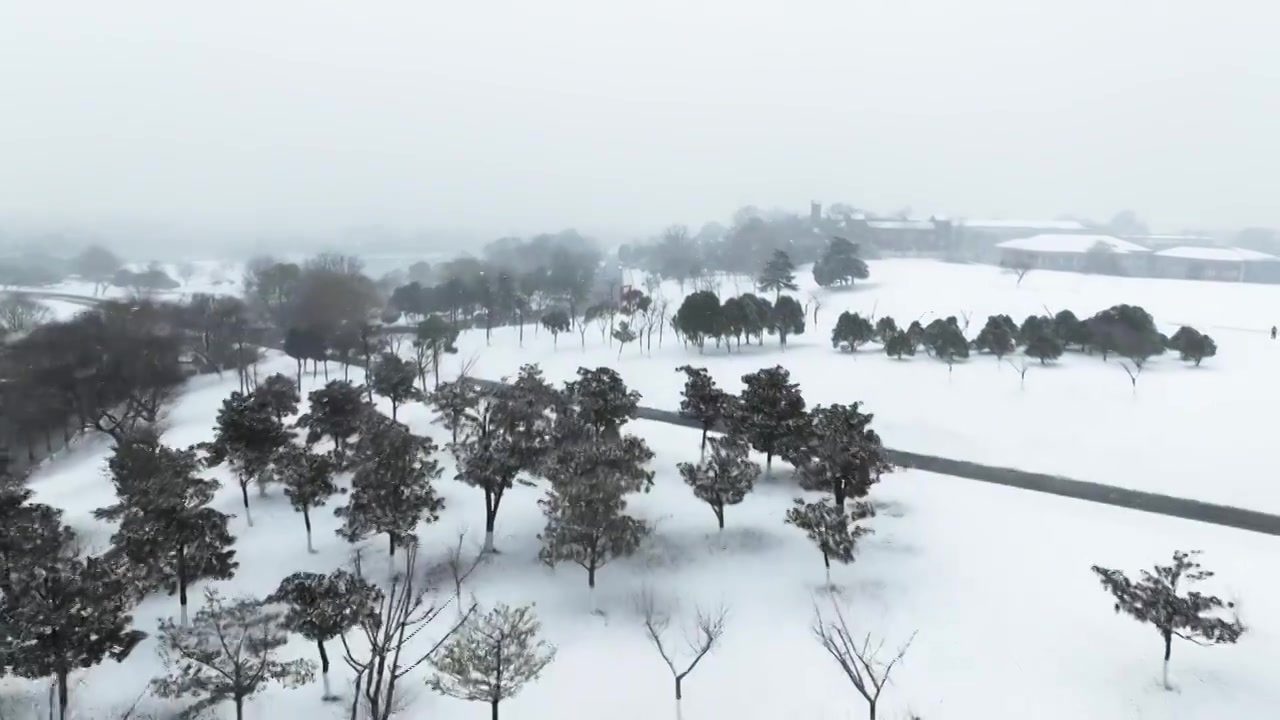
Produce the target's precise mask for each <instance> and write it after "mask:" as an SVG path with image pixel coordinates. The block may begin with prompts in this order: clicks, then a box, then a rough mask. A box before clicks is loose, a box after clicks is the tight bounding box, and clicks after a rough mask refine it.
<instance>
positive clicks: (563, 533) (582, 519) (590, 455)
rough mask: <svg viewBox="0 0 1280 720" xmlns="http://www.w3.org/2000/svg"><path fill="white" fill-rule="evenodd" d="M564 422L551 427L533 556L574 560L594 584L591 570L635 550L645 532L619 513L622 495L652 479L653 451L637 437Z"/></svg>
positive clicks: (624, 504)
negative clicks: (552, 442)
mask: <svg viewBox="0 0 1280 720" xmlns="http://www.w3.org/2000/svg"><path fill="white" fill-rule="evenodd" d="M570 417H572V416H570ZM566 422H571V423H573V424H574V425H575V426H576V427H565V422H562V423H560V426H559V427H558V428H557V446H556V448H555V450H553V451H552V453H551V455H550V456H549V458H548V462H547V469H546V472H547V477H548V479H549V480H550V481H551V489H550V491H549V492H548V493H547V496H546V497H545V498H544V499H542V500H539V501H538V504H539V505H540V506H542V512H543V514H544V515H546V517H547V525H546V528H545V529H544V530H543V531H542V534H541V535H539V536H538V538H539V539H540V540H541V541H542V550H541V551H540V552H539V554H538V557H539V558H541V559H542V561H543V562H545V563H547V564H548V565H554V564H555V563H557V562H563V561H569V562H574V563H577V564H578V565H580V566H582V568H583V569H585V570H586V571H587V585H588V587H591V588H593V589H594V588H595V586H596V571H597V570H599V569H600V568H601V567H602V566H604V565H605V564H606V563H608V562H609V561H610V560H612V559H613V558H616V557H623V556H626V555H630V554H631V553H633V552H635V551H636V549H637V548H638V547H639V546H640V542H641V541H642V540H643V539H644V537H645V535H646V534H648V531H649V529H648V527H647V526H646V525H645V523H644V522H642V521H640V520H637V519H635V518H633V517H630V516H628V515H626V514H625V512H626V507H627V501H626V495H627V494H629V493H632V492H636V491H638V490H642V489H648V487H649V486H650V485H651V484H652V482H653V472H652V471H650V470H648V469H647V468H646V467H645V466H646V465H647V464H648V462H649V461H650V460H652V459H653V452H652V451H651V450H649V447H648V446H647V445H646V444H645V443H644V441H643V440H640V439H639V438H637V437H634V436H630V435H628V436H625V437H617V436H611V435H605V436H597V435H596V434H595V433H594V431H593V430H592V429H591V428H590V427H589V426H588V425H587V424H585V423H584V422H582V421H574V420H568V421H566Z"/></svg>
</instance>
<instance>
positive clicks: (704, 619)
mask: <svg viewBox="0 0 1280 720" xmlns="http://www.w3.org/2000/svg"><path fill="white" fill-rule="evenodd" d="M636 610H637V611H638V612H639V613H640V615H641V619H642V620H641V621H642V622H643V623H644V631H645V634H646V635H647V636H648V637H649V642H651V643H653V647H654V648H656V649H657V651H658V654H659V655H661V656H662V661H663V662H664V663H666V665H667V669H668V670H670V671H671V677H672V678H673V679H674V680H675V693H676V717H677V718H679V717H681V709H680V701H681V700H682V699H683V696H684V688H683V683H684V679H685V678H686V677H688V676H689V673H692V672H693V669H694V668H696V667H698V663H700V662H702V658H704V657H706V656H707V654H708V653H710V652H711V651H712V650H713V649H714V648H715V647H716V644H717V643H718V642H719V641H720V638H721V636H723V635H724V628H725V619H726V617H727V616H728V609H727V608H725V607H724V606H720V607H717V608H715V609H714V610H710V611H708V610H704V609H703V608H701V607H698V608H697V609H696V610H695V620H694V626H693V628H691V629H688V630H687V631H686V632H685V634H684V641H685V646H686V647H687V648H688V653H687V656H688V657H689V658H690V659H689V660H688V661H687V662H684V663H680V664H679V665H677V662H678V661H679V660H680V656H679V655H677V653H676V652H675V651H674V649H673V648H671V647H670V643H668V642H666V641H665V640H664V636H665V635H666V632H667V629H668V628H669V627H670V626H671V611H670V610H669V609H668V608H665V607H664V608H660V607H659V606H658V602H657V601H656V600H655V599H654V596H653V591H652V590H650V589H649V588H645V589H644V590H642V591H641V592H640V594H639V595H637V596H636ZM681 667H683V668H684V669H680V668H681Z"/></svg>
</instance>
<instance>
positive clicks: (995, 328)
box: [973, 315, 1016, 361]
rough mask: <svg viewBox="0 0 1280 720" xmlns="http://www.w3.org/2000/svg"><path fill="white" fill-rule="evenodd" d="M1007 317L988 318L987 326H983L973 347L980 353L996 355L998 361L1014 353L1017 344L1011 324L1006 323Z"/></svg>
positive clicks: (994, 316)
mask: <svg viewBox="0 0 1280 720" xmlns="http://www.w3.org/2000/svg"><path fill="white" fill-rule="evenodd" d="M1007 317H1008V316H1007V315H1004V316H1002V315H992V316H991V317H989V318H987V324H986V325H984V326H982V330H980V331H978V337H976V338H974V340H973V347H974V348H975V349H977V350H978V351H979V352H989V353H991V354H992V355H995V356H996V360H997V361H998V360H1000V359H1001V358H1003V357H1004V356H1005V355H1008V354H1009V353H1011V352H1013V350H1014V347H1015V345H1016V342H1015V338H1014V333H1013V331H1012V330H1011V329H1010V328H1009V325H1010V323H1006V322H1005V319H1006V318H1007Z"/></svg>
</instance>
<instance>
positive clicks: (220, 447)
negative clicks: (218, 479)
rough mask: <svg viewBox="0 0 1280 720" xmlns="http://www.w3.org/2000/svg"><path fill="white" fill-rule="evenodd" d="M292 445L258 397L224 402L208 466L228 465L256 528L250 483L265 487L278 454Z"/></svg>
mask: <svg viewBox="0 0 1280 720" xmlns="http://www.w3.org/2000/svg"><path fill="white" fill-rule="evenodd" d="M288 442H289V433H288V431H286V430H285V428H284V425H282V424H281V423H280V420H279V419H278V418H277V416H276V413H275V412H274V411H273V410H272V408H271V406H270V405H268V404H267V403H266V402H263V401H262V400H261V399H259V398H258V397H257V395H256V394H255V393H250V394H248V395H245V394H243V393H239V392H233V393H231V397H229V398H227V399H226V400H223V401H222V409H220V410H219V411H218V420H217V424H216V425H215V426H214V437H213V442H211V443H208V444H206V445H204V449H205V450H206V457H205V464H206V465H208V466H209V467H217V466H219V465H221V464H222V463H223V462H226V463H228V464H229V465H230V466H231V469H232V470H233V471H234V472H235V474H236V481H237V482H238V483H239V484H240V498H241V501H242V502H243V503H244V517H245V521H246V522H248V524H249V527H253V515H252V513H251V511H250V510H249V483H251V482H255V481H256V482H259V483H265V480H266V478H265V477H264V476H265V474H266V473H267V470H268V469H269V468H270V467H271V461H272V459H273V458H274V456H275V454H276V453H277V452H279V451H280V449H281V448H283V447H284V446H285V445H286V444H288Z"/></svg>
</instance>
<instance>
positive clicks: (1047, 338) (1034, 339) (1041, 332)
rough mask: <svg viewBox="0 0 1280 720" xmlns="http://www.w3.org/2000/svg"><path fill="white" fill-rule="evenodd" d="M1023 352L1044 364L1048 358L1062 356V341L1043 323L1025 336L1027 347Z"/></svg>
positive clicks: (1052, 358)
mask: <svg viewBox="0 0 1280 720" xmlns="http://www.w3.org/2000/svg"><path fill="white" fill-rule="evenodd" d="M1023 352H1025V353H1026V354H1027V356H1028V357H1033V358H1035V359H1037V360H1039V361H1040V364H1041V365H1044V364H1046V363H1047V362H1048V361H1049V360H1057V359H1058V358H1060V357H1062V342H1061V341H1059V340H1058V338H1057V336H1055V335H1054V334H1053V332H1052V331H1051V329H1050V327H1049V326H1048V324H1045V325H1042V326H1041V327H1040V328H1039V329H1038V330H1037V331H1036V332H1034V333H1033V334H1032V335H1031V336H1030V337H1028V338H1027V349H1026V350H1024V351H1023Z"/></svg>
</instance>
